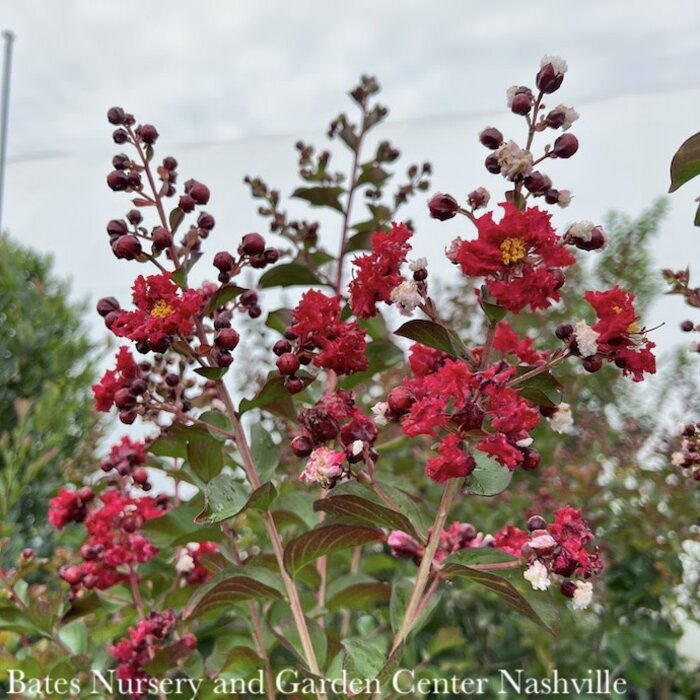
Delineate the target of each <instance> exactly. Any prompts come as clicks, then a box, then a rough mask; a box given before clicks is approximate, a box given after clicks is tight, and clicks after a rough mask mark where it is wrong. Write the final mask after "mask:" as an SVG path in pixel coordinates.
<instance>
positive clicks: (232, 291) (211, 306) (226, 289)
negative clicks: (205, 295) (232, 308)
mask: <svg viewBox="0 0 700 700" xmlns="http://www.w3.org/2000/svg"><path fill="white" fill-rule="evenodd" d="M245 291H246V289H245V287H237V286H236V285H235V284H224V285H223V286H221V287H219V289H217V290H216V292H214V294H213V296H212V297H211V299H209V302H208V303H207V305H206V308H205V309H204V313H205V314H210V313H212V312H213V311H216V309H218V308H219V307H220V306H224V304H227V303H228V302H229V301H231V300H232V299H235V298H236V297H237V296H238V295H239V294H243V292H245Z"/></svg>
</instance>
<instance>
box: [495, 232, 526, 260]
mask: <svg viewBox="0 0 700 700" xmlns="http://www.w3.org/2000/svg"><path fill="white" fill-rule="evenodd" d="M526 255H527V253H526V251H525V244H524V243H523V242H522V240H521V239H520V238H506V239H505V240H504V241H503V243H501V257H502V259H503V264H504V265H513V264H515V263H517V262H520V261H521V260H522V259H523V258H524V257H525V256H526Z"/></svg>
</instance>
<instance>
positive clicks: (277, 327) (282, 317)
mask: <svg viewBox="0 0 700 700" xmlns="http://www.w3.org/2000/svg"><path fill="white" fill-rule="evenodd" d="M291 324H292V310H291V309H275V311H270V313H269V314H268V315H267V320H266V321H265V325H266V326H267V327H268V328H272V330H273V331H277V332H278V333H280V334H282V333H284V332H285V331H286V330H287V328H288V327H289V326H290V325H291Z"/></svg>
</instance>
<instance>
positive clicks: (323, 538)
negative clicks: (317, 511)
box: [284, 525, 384, 575]
mask: <svg viewBox="0 0 700 700" xmlns="http://www.w3.org/2000/svg"><path fill="white" fill-rule="evenodd" d="M381 540H384V533H383V532H382V531H381V530H378V529H377V528H374V527H366V526H364V525H322V526H321V527H317V528H314V529H313V530H309V531H308V532H305V533H304V534H303V535H301V536H299V537H297V538H295V539H293V540H291V541H290V542H289V543H288V544H287V546H286V547H285V549H284V567H285V569H287V571H288V572H289V573H290V574H292V575H294V574H295V573H296V572H297V571H299V569H301V568H302V567H304V566H305V565H306V564H308V563H309V562H312V561H314V560H315V559H318V558H319V557H322V556H324V555H326V554H331V553H332V552H337V551H339V550H341V549H347V548H348V547H359V546H360V545H363V544H367V543H368V542H378V541H381Z"/></svg>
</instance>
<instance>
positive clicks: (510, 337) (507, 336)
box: [493, 321, 548, 365]
mask: <svg viewBox="0 0 700 700" xmlns="http://www.w3.org/2000/svg"><path fill="white" fill-rule="evenodd" d="M493 349H494V350H499V351H500V352H501V353H503V354H504V355H515V357H517V358H518V359H519V360H520V362H522V363H524V364H527V365H535V364H540V363H542V362H544V361H546V360H547V356H548V353H547V352H539V351H538V350H535V347H534V344H533V342H532V338H529V337H527V336H525V337H524V338H521V337H520V336H519V335H518V334H517V333H516V332H515V331H514V330H513V329H512V328H511V327H510V326H509V325H508V322H507V321H499V322H498V323H497V324H496V333H495V335H494V337H493Z"/></svg>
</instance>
